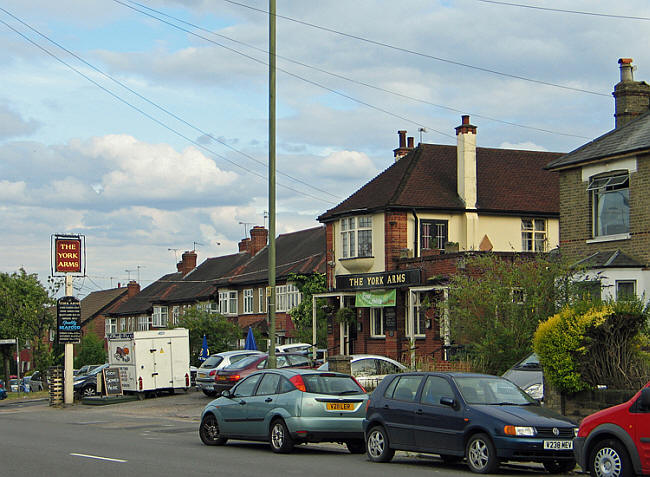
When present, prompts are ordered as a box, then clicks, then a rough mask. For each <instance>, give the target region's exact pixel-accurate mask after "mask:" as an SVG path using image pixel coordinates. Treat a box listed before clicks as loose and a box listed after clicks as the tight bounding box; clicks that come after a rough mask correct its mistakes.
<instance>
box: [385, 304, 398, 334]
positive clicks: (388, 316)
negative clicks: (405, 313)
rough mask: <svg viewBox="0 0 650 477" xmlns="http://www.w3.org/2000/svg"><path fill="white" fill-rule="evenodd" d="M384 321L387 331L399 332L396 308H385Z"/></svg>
mask: <svg viewBox="0 0 650 477" xmlns="http://www.w3.org/2000/svg"><path fill="white" fill-rule="evenodd" d="M384 320H385V325H384V326H385V329H386V331H397V311H396V310H395V307H394V306H389V307H386V308H384Z"/></svg>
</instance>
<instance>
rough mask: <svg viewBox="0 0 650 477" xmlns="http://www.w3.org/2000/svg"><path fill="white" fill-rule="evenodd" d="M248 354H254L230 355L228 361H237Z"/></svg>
mask: <svg viewBox="0 0 650 477" xmlns="http://www.w3.org/2000/svg"><path fill="white" fill-rule="evenodd" d="M250 356H255V355H254V354H253V355H251V354H236V355H235V356H231V357H230V363H237V362H238V361H241V360H242V359H244V358H248V357H250Z"/></svg>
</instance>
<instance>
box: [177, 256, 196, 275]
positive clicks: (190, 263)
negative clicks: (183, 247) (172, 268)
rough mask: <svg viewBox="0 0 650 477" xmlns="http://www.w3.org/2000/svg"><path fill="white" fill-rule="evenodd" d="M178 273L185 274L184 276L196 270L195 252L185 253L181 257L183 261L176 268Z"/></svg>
mask: <svg viewBox="0 0 650 477" xmlns="http://www.w3.org/2000/svg"><path fill="white" fill-rule="evenodd" d="M176 267H177V268H178V271H179V272H181V273H182V274H183V276H185V275H187V274H188V273H190V272H191V271H192V270H194V269H195V268H196V252H195V251H194V250H192V251H191V252H190V251H187V252H184V253H183V255H182V256H181V261H180V262H178V265H177V266H176Z"/></svg>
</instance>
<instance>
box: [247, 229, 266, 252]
mask: <svg viewBox="0 0 650 477" xmlns="http://www.w3.org/2000/svg"><path fill="white" fill-rule="evenodd" d="M268 238H269V231H268V230H267V229H265V228H264V227H262V226H260V225H256V226H255V227H253V228H252V229H251V242H250V248H249V250H248V253H250V254H251V256H252V257H254V256H255V255H257V253H258V252H259V251H260V250H262V249H263V248H264V247H266V242H267V240H268Z"/></svg>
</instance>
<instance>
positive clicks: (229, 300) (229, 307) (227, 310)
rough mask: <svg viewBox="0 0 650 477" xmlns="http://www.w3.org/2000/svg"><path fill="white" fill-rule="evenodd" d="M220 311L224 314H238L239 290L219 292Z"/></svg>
mask: <svg viewBox="0 0 650 477" xmlns="http://www.w3.org/2000/svg"><path fill="white" fill-rule="evenodd" d="M218 297H219V307H218V309H219V313H221V314H222V315H236V314H237V290H223V291H220V292H219V294H218Z"/></svg>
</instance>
